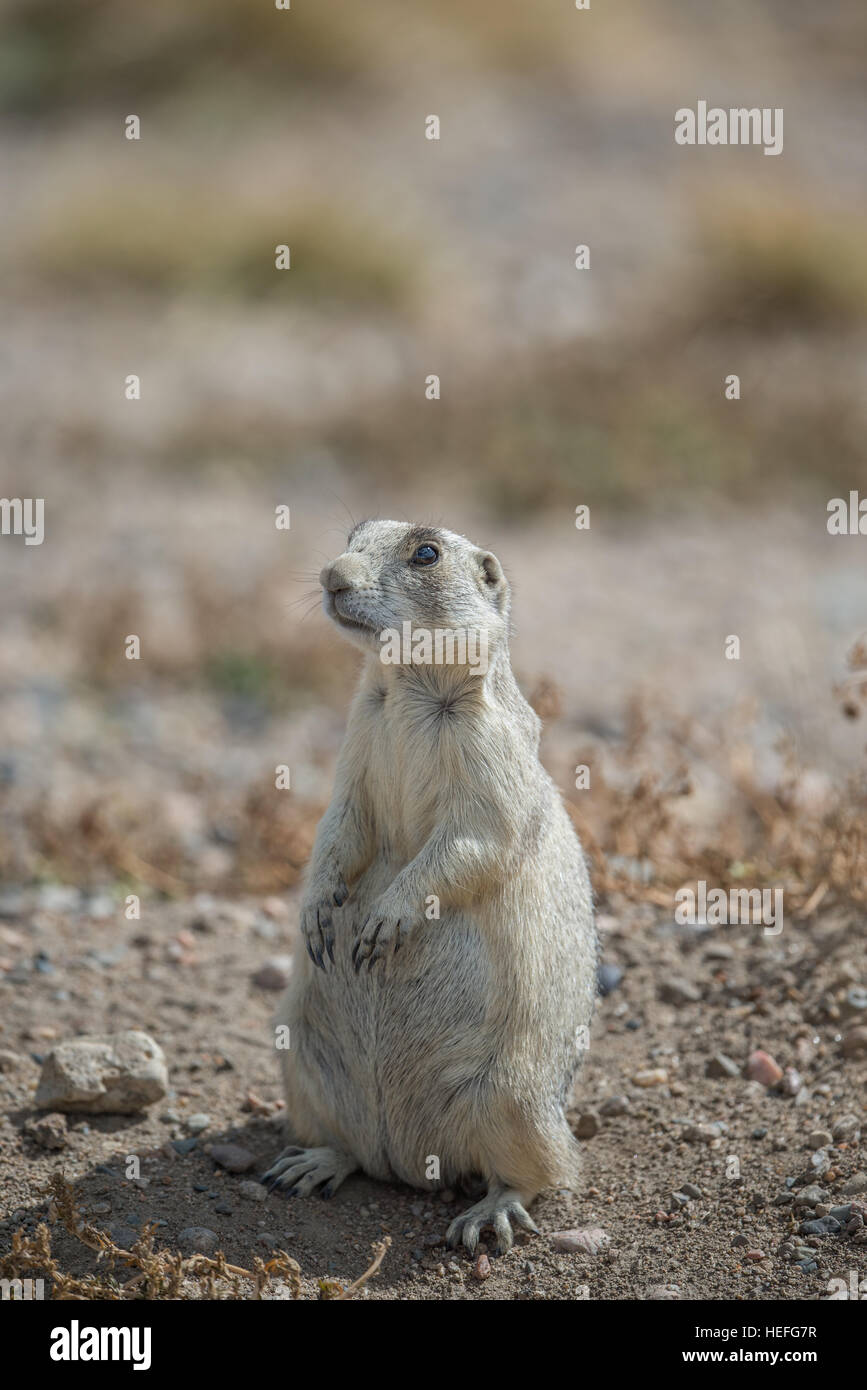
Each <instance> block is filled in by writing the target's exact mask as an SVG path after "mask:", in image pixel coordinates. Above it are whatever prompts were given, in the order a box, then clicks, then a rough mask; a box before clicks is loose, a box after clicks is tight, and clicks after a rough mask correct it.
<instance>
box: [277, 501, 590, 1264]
mask: <svg viewBox="0 0 867 1390" xmlns="http://www.w3.org/2000/svg"><path fill="white" fill-rule="evenodd" d="M320 582H321V584H322V588H323V607H324V609H325V612H326V614H327V615H328V616H329V617H330V618H331V619H332V621H333V622H334V623H335V624H336V625H337V627H339V628H340V629H341V631H342V632H343V633H344V634H345V635H346V636H347V637H348V638H349V639H350V640H351V641H353V642H354V643H356V644H357V645H358V646H360V647H361V649H362V650H363V651H364V652H365V655H366V660H365V664H364V669H363V673H362V677H361V682H360V685H359V688H358V691H357V693H356V695H355V699H354V701H353V704H352V707H351V711H350V714H349V724H348V728H347V731H346V738H345V741H344V744H343V748H342V750H341V753H340V758H339V761H338V766H337V774H336V784H335V788H334V796H333V799H332V801H331V804H330V806H329V807H328V810H327V811H326V813H325V815H324V816H323V818H322V821H321V822H320V825H319V828H318V832H317V835H316V842H315V846H314V849H313V855H312V860H311V864H310V869H309V876H308V881H307V886H306V893H305V897H304V901H303V905H302V911H301V929H302V932H303V935H304V939H305V943H306V945H307V951H308V955H307V956H302V957H301V959H300V961H299V964H298V966H297V968H296V972H295V975H294V977H293V980H292V983H291V985H290V987H289V989H288V991H287V992H286V994H285V996H284V998H283V999H282V1001H281V1004H280V1007H279V1012H278V1015H277V1021H278V1022H279V1023H281V1024H286V1025H288V1026H289V1029H290V1039H291V1042H290V1046H289V1048H288V1049H287V1050H286V1051H284V1052H283V1053H282V1054H281V1056H282V1063H283V1078H284V1085H285V1091H286V1106H287V1116H288V1123H289V1130H290V1137H291V1139H292V1141H293V1145H294V1146H295V1147H290V1148H288V1149H286V1150H284V1151H283V1153H282V1154H281V1155H280V1156H279V1157H278V1159H277V1161H276V1162H275V1163H274V1165H273V1167H272V1168H271V1169H270V1170H269V1172H268V1173H266V1175H265V1181H270V1182H271V1183H273V1184H274V1185H275V1186H278V1187H281V1188H282V1189H284V1190H290V1191H292V1192H293V1193H294V1194H296V1195H300V1196H307V1195H309V1194H310V1193H311V1192H313V1191H314V1189H316V1188H317V1187H321V1188H322V1195H323V1196H330V1195H331V1194H332V1193H333V1192H334V1191H335V1190H336V1189H337V1187H338V1186H339V1185H340V1183H342V1182H343V1180H344V1179H345V1178H346V1177H347V1175H348V1174H349V1173H351V1172H353V1171H354V1170H355V1169H357V1168H361V1169H363V1170H364V1171H365V1172H366V1173H369V1174H370V1175H372V1176H373V1177H376V1178H382V1179H399V1180H401V1181H403V1182H406V1183H409V1184H410V1185H412V1186H413V1187H418V1188H426V1189H428V1190H431V1189H435V1188H437V1187H453V1186H455V1185H457V1184H458V1183H463V1184H467V1183H472V1182H473V1181H476V1182H477V1181H478V1180H479V1179H482V1180H484V1182H485V1183H486V1184H487V1195H486V1196H485V1197H484V1199H483V1200H482V1201H480V1202H478V1203H477V1204H476V1205H475V1206H473V1207H471V1208H470V1209H469V1210H468V1211H466V1212H464V1213H463V1215H461V1216H459V1217H458V1218H457V1219H456V1220H455V1221H453V1222H452V1224H451V1226H450V1227H449V1231H448V1240H449V1243H450V1244H451V1245H453V1246H454V1245H457V1244H458V1243H459V1242H461V1241H462V1242H463V1244H464V1245H465V1246H466V1248H467V1249H468V1250H469V1251H470V1252H471V1253H472V1252H474V1251H475V1249H476V1246H477V1244H478V1239H479V1234H480V1232H481V1230H482V1228H483V1227H485V1226H491V1227H493V1229H494V1231H495V1233H496V1236H497V1240H498V1245H499V1248H500V1249H501V1250H504V1249H506V1248H508V1246H510V1245H511V1244H512V1223H513V1222H514V1223H516V1224H518V1225H520V1226H523V1227H524V1228H525V1229H528V1230H535V1229H536V1228H535V1226H534V1224H533V1222H532V1220H531V1219H530V1217H529V1216H528V1215H527V1211H526V1208H527V1207H528V1206H529V1204H530V1202H531V1201H532V1200H533V1198H534V1197H535V1196H536V1194H537V1193H538V1192H539V1191H540V1189H541V1188H543V1187H548V1186H559V1185H565V1186H574V1185H575V1183H576V1180H577V1173H578V1164H577V1157H578V1146H577V1144H576V1142H575V1140H574V1138H573V1136H572V1134H571V1132H570V1130H569V1127H568V1125H567V1123H566V1119H565V1115H564V1105H565V1102H566V1099H567V1095H568V1092H569V1089H570V1086H571V1083H572V1079H573V1076H574V1074H575V1071H576V1068H577V1066H578V1063H579V1060H580V1054H581V1052H582V1050H583V1048H584V1047H586V1036H587V1031H588V1030H589V1025H590V1019H591V1015H592V1011H593V1002H594V997H595V993H596V936H595V930H594V923H593V907H592V897H591V889H590V883H589V879H588V875H587V870H586V866H585V863H584V856H583V853H582V850H581V846H580V844H579V843H578V839H577V836H576V834H575V831H574V829H573V827H572V824H571V821H570V820H569V817H568V816H567V814H566V811H565V809H564V807H563V805H562V802H561V800H560V797H559V794H558V792H557V790H556V788H555V787H554V785H553V783H552V782H551V779H550V778H549V777H548V775H547V773H546V772H545V771H544V769H543V768H542V766H541V764H540V762H539V758H538V743H539V730H540V724H539V720H538V719H537V717H536V715H535V713H534V712H533V710H532V709H531V708H530V706H529V705H528V704H527V703H526V701H525V700H524V698H523V696H522V695H521V693H520V691H519V690H518V687H517V684H516V682H515V679H514V677H513V675H512V670H511V666H510V662H509V646H508V637H509V609H510V600H509V586H508V584H507V581H506V578H505V575H504V574H503V570H502V567H501V565H500V563H499V561H498V560H497V558H496V556H494V555H491V554H489V553H487V552H486V551H484V550H480V549H479V548H478V547H477V546H475V545H473V544H472V543H471V542H470V541H468V540H467V539H466V538H465V537H463V536H459V535H455V534H454V533H453V532H451V531H445V530H442V529H441V528H438V527H424V526H414V525H409V524H406V523H404V522H399V521H365V522H362V523H360V524H359V525H358V526H356V527H355V528H354V529H353V530H352V532H351V533H350V535H349V539H348V542H347V547H346V550H345V551H344V552H343V554H342V555H339V556H338V557H337V559H336V560H334V561H333V563H332V564H330V565H327V566H326V568H325V569H324V570H323V571H322V573H321V575H320ZM404 623H407V624H410V625H411V628H412V630H413V631H414V632H417V631H419V630H424V631H427V632H428V633H432V634H434V636H435V635H436V634H437V633H452V634H454V633H455V632H459V631H460V630H464V631H465V632H466V631H467V630H470V631H471V632H475V633H476V635H477V638H478V636H479V634H484V640H485V644H486V662H485V663H482V662H480V661H476V662H475V664H472V654H473V651H475V653H476V655H478V652H479V647H478V646H476V645H474V644H473V643H472V642H468V643H467V644H466V650H465V651H464V652H463V660H461V655H462V649H461V647H460V643H459V642H458V643H453V645H452V649H451V654H452V656H453V657H454V658H455V659H454V660H452V661H451V662H449V661H448V660H447V659H446V658H447V656H448V647H447V645H443V648H442V651H443V657H444V659H443V661H442V663H441V664H440V663H438V662H437V661H436V660H428V661H424V660H422V661H421V662H420V664H415V663H413V662H412V661H407V660H396V661H395V660H392V661H391V662H390V663H389V662H387V661H384V660H383V659H382V656H383V650H384V647H385V643H384V641H383V640H382V639H383V636H384V635H386V634H387V632H388V631H390V630H393V631H396V632H398V633H400V634H401V635H403V633H404V629H403V624H404ZM391 649H392V652H393V651H394V647H393V644H392V648H391ZM403 654H404V656H405V655H406V651H405V650H404V653H403ZM422 655H424V653H423V652H422ZM483 664H484V669H482V667H483ZM436 912H438V913H439V916H438V917H437V916H436V915H435V914H436Z"/></svg>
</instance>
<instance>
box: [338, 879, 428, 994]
mask: <svg viewBox="0 0 867 1390" xmlns="http://www.w3.org/2000/svg"><path fill="white" fill-rule="evenodd" d="M420 918H421V913H420V911H419V909H418V907H417V906H416V905H415V904H414V903H410V902H408V901H407V899H406V898H404V897H403V896H402V895H401V894H399V893H393V892H392V891H391V890H389V891H387V892H385V893H383V894H382V897H380V898H377V900H376V902H375V903H374V904H373V907H372V908H371V909H370V912H369V913H368V914H367V917H366V919H365V921H364V922H363V923H362V925H361V928H360V930H359V933H358V936H357V937H356V939H355V945H354V946H353V948H352V964H353V965H354V966H355V973H356V975H357V974H358V972H359V970H360V969H361V967H362V965H364V963H365V961H366V962H367V968H368V970H372V969H373V966H374V965H375V963H376V962H377V961H378V960H381V959H382V958H383V957H384V956H389V955H396V954H397V952H398V951H399V950H400V948H401V945H402V944H403V942H404V941H405V940H406V938H407V937H408V936H409V933H410V932H411V931H412V930H413V928H414V927H415V926H416V924H417V923H418V922H419V920H420Z"/></svg>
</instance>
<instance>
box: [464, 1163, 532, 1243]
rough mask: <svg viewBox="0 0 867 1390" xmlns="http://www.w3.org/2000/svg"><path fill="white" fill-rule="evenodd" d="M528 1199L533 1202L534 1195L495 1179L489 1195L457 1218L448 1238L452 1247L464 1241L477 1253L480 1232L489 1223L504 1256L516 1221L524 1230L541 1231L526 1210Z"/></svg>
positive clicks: (511, 1239) (489, 1189) (510, 1241)
mask: <svg viewBox="0 0 867 1390" xmlns="http://www.w3.org/2000/svg"><path fill="white" fill-rule="evenodd" d="M524 1202H527V1204H528V1205H529V1202H530V1198H528V1197H525V1196H524V1195H523V1193H521V1192H517V1191H516V1190H515V1188H513V1187H504V1186H503V1184H502V1183H500V1182H496V1181H494V1182H492V1183H491V1184H490V1185H489V1187H488V1195H487V1196H486V1197H483V1198H482V1200H481V1201H480V1202H476V1205H475V1206H474V1207H469V1208H468V1209H467V1210H466V1211H465V1212H462V1213H461V1215H460V1216H456V1217H455V1219H454V1221H453V1222H452V1224H451V1225H450V1226H449V1229H448V1231H447V1232H446V1240H447V1241H448V1243H449V1245H450V1246H451V1247H452V1249H454V1248H455V1247H456V1246H457V1245H460V1244H463V1245H464V1247H465V1248H466V1250H467V1251H468V1252H469V1254H470V1255H475V1253H476V1249H477V1247H478V1244H479V1235H480V1234H481V1232H482V1230H483V1229H484V1227H485V1226H490V1227H491V1228H492V1230H493V1231H494V1232H495V1234H496V1237H497V1254H498V1255H503V1254H505V1252H506V1251H507V1250H509V1249H510V1248H511V1246H512V1243H513V1239H514V1238H513V1236H512V1222H514V1223H515V1225H517V1226H520V1227H521V1229H522V1230H524V1231H532V1232H533V1234H534V1235H538V1234H539V1228H538V1226H537V1225H536V1223H535V1221H533V1219H532V1217H530V1216H528V1215H527V1213H526V1211H525V1210H524Z"/></svg>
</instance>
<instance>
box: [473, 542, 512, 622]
mask: <svg viewBox="0 0 867 1390" xmlns="http://www.w3.org/2000/svg"><path fill="white" fill-rule="evenodd" d="M476 561H477V563H478V565H479V568H480V570H481V580H482V588H483V589H484V591H485V593H487V594H489V595H490V597H491V598H492V599H493V601H494V603H495V604H496V605H497V607H498V608H500V609H502V608H503V606H504V604H505V601H506V598H507V595H508V592H509V585H508V583H507V582H506V576H505V575H504V573H503V566H502V565H501V564H500V562H499V560H498V559H497V557H496V555H492V554H491V552H490V551H485V550H477V551H476Z"/></svg>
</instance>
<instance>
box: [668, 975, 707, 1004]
mask: <svg viewBox="0 0 867 1390" xmlns="http://www.w3.org/2000/svg"><path fill="white" fill-rule="evenodd" d="M659 997H660V999H661V1000H662V1001H663V1003H664V1004H674V1006H675V1007H676V1008H678V1009H679V1008H682V1007H683V1005H684V1004H697V1003H698V1002H699V1000H700V999H701V990H700V989H696V987H695V985H694V984H691V983H690V981H689V980H682V979H672V980H665V981H664V982H663V983H662V984H661V985H660V987H659Z"/></svg>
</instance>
